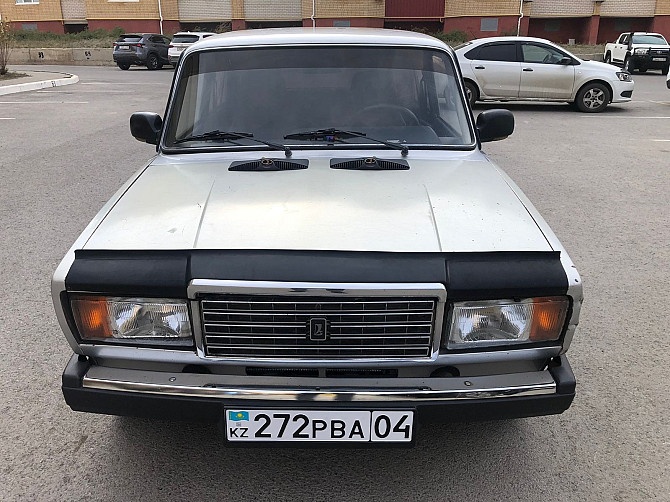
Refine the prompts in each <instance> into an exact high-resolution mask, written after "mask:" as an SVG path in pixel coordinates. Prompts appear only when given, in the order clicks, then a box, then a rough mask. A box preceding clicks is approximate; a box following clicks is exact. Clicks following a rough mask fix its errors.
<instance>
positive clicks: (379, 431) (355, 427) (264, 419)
mask: <svg viewBox="0 0 670 502" xmlns="http://www.w3.org/2000/svg"><path fill="white" fill-rule="evenodd" d="M225 413H226V438H227V439H228V441H273V442H274V441H300V442H302V441H306V442H308V441H327V442H358V443H367V442H396V443H406V442H410V441H412V433H413V426H414V412H413V411H353V410H342V411H324V410H277V409H274V410H249V409H243V408H242V409H226V410H225Z"/></svg>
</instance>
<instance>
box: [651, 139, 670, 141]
mask: <svg viewBox="0 0 670 502" xmlns="http://www.w3.org/2000/svg"><path fill="white" fill-rule="evenodd" d="M652 141H659V142H665V141H670V139H652Z"/></svg>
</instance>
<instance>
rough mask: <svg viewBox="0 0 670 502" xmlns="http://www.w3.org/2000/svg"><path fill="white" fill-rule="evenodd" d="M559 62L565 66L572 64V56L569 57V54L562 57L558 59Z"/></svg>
mask: <svg viewBox="0 0 670 502" xmlns="http://www.w3.org/2000/svg"><path fill="white" fill-rule="evenodd" d="M558 64H560V65H563V66H568V65H571V64H572V58H571V57H568V56H565V57H562V58H561V59H560V60H559V61H558Z"/></svg>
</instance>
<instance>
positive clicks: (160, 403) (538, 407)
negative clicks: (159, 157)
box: [62, 355, 575, 423]
mask: <svg viewBox="0 0 670 502" xmlns="http://www.w3.org/2000/svg"><path fill="white" fill-rule="evenodd" d="M90 364H91V363H90V362H88V361H86V362H82V361H79V360H78V359H77V356H76V355H74V356H73V357H72V359H71V360H70V363H69V364H68V365H67V367H66V368H65V372H64V373H63V387H62V390H63V395H64V397H65V401H66V402H67V404H68V405H69V406H70V408H72V409H73V410H74V411H83V412H89V413H101V414H106V415H123V416H134V417H146V418H162V419H165V418H169V419H170V420H198V421H207V422H218V423H220V422H221V421H222V419H223V413H224V408H225V407H233V408H235V407H238V408H239V407H240V406H244V407H245V408H268V407H271V408H281V407H284V408H291V407H292V408H301V409H311V408H314V409H361V408H365V409H380V410H381V409H416V411H417V417H416V418H417V422H419V423H427V422H440V423H445V422H470V421H482V420H501V419H509V418H521V417H532V416H541V415H554V414H559V413H563V412H564V411H565V410H567V409H568V408H569V407H570V404H571V403H572V400H573V399H574V396H575V393H574V385H573V391H572V392H568V393H556V394H545V395H538V396H521V397H505V398H491V399H473V400H455V401H449V402H446V403H445V402H442V403H435V402H430V401H417V402H413V403H405V402H388V401H384V402H366V403H365V404H364V405H363V406H362V405H361V403H352V402H338V403H333V402H318V403H314V402H312V403H310V402H300V403H299V404H296V403H293V404H289V403H287V404H286V405H282V406H277V403H276V402H272V403H271V404H270V403H268V401H262V400H258V401H257V400H243V401H240V400H233V399H215V398H191V397H182V396H164V395H159V394H142V393H133V392H117V391H108V390H98V389H88V388H84V387H82V385H81V381H82V378H83V377H84V375H85V374H86V372H87V371H88V368H89V367H90ZM560 367H561V368H564V369H565V370H566V371H567V373H566V374H565V380H564V381H565V382H568V381H569V380H570V377H569V375H568V373H569V374H572V371H571V370H570V366H569V364H567V359H566V360H565V361H564V362H562V363H561V366H560ZM552 374H553V373H552ZM572 381H573V382H574V376H572ZM557 383H559V384H560V382H557ZM564 390H565V389H564Z"/></svg>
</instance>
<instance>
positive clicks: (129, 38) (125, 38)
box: [117, 35, 142, 43]
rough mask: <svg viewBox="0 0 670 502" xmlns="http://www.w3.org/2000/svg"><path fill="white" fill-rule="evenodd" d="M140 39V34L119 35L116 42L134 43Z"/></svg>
mask: <svg viewBox="0 0 670 502" xmlns="http://www.w3.org/2000/svg"><path fill="white" fill-rule="evenodd" d="M140 40H142V37H141V36H140V35H121V36H120V37H119V38H118V40H117V42H130V43H136V42H139V41H140Z"/></svg>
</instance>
